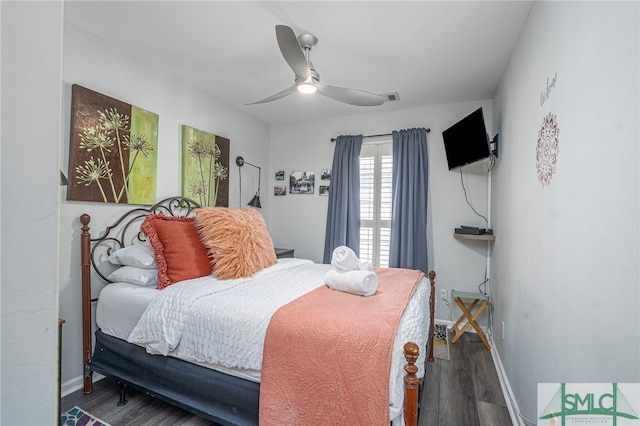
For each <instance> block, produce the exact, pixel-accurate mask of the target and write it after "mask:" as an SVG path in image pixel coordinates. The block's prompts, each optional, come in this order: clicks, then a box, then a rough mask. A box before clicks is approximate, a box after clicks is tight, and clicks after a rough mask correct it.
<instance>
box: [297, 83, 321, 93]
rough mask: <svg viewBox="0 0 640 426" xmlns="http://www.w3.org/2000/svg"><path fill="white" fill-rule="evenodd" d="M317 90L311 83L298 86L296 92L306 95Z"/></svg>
mask: <svg viewBox="0 0 640 426" xmlns="http://www.w3.org/2000/svg"><path fill="white" fill-rule="evenodd" d="M317 90H318V89H317V88H316V86H314V85H313V84H311V83H302V84H300V85H298V91H299V92H300V93H304V94H307V95H309V94H311V93H315V92H316V91H317Z"/></svg>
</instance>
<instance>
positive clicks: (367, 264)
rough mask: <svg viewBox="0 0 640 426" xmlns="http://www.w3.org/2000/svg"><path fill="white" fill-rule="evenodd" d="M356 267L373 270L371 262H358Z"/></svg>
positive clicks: (362, 269)
mask: <svg viewBox="0 0 640 426" xmlns="http://www.w3.org/2000/svg"><path fill="white" fill-rule="evenodd" d="M358 269H360V270H361V271H373V266H372V265H371V262H360V266H359V267H358Z"/></svg>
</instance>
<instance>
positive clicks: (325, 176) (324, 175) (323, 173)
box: [320, 169, 331, 180]
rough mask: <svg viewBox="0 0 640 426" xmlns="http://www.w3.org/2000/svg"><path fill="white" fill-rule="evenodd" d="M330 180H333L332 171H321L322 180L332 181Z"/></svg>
mask: <svg viewBox="0 0 640 426" xmlns="http://www.w3.org/2000/svg"><path fill="white" fill-rule="evenodd" d="M330 179H331V169H322V170H320V180H330Z"/></svg>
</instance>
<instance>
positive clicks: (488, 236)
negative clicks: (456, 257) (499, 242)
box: [453, 232, 496, 241]
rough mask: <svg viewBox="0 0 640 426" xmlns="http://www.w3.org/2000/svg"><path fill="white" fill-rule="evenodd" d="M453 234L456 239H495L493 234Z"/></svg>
mask: <svg viewBox="0 0 640 426" xmlns="http://www.w3.org/2000/svg"><path fill="white" fill-rule="evenodd" d="M453 236H454V237H455V238H456V239H458V240H480V241H494V240H495V239H496V236H495V235H493V234H482V235H473V234H456V233H455V232H454V233H453Z"/></svg>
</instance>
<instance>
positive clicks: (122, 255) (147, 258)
mask: <svg viewBox="0 0 640 426" xmlns="http://www.w3.org/2000/svg"><path fill="white" fill-rule="evenodd" d="M109 261H110V262H111V263H113V264H114V265H122V266H137V267H138V268H157V267H158V265H157V264H156V259H155V255H154V252H153V248H151V246H150V245H147V244H134V245H132V246H127V247H124V248H121V249H119V250H116V251H114V252H113V253H111V255H110V256H109Z"/></svg>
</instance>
